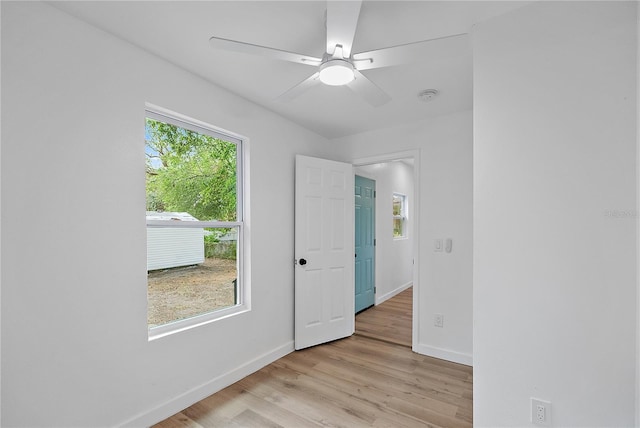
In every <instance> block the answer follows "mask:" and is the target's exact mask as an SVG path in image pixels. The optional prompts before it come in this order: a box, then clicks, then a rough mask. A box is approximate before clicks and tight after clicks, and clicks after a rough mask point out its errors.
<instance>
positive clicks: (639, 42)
mask: <svg viewBox="0 0 640 428" xmlns="http://www.w3.org/2000/svg"><path fill="white" fill-rule="evenodd" d="M636 32H637V36H636V50H637V52H638V54H637V55H636V117H637V115H638V112H640V73H638V70H640V7H638V5H637V4H636ZM636 212H640V124H639V123H638V122H637V121H636ZM635 402H636V426H637V427H640V218H636V400H635Z"/></svg>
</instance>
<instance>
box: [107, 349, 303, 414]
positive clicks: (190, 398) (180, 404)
mask: <svg viewBox="0 0 640 428" xmlns="http://www.w3.org/2000/svg"><path fill="white" fill-rule="evenodd" d="M291 352H293V341H290V342H287V343H285V344H284V345H281V346H279V347H277V348H275V349H272V350H271V351H268V352H266V353H264V354H262V355H260V356H259V357H257V358H254V359H253V360H250V361H248V362H246V363H244V364H242V365H240V366H238V367H237V368H235V369H233V370H231V371H229V372H227V373H225V374H223V375H220V376H218V377H216V378H213V379H211V380H209V381H207V382H205V383H203V384H202V385H200V386H197V387H195V388H192V389H190V390H189V391H187V392H184V393H182V394H180V395H178V396H176V397H173V398H171V399H170V400H168V401H166V402H164V403H161V404H159V405H157V406H156V407H153V408H151V409H149V410H146V411H144V412H142V413H140V414H138V415H136V416H134V417H133V418H131V419H128V420H126V421H124V422H122V423H121V424H119V425H118V426H120V427H148V426H151V425H153V424H156V423H158V422H160V421H163V420H164V419H166V418H168V417H170V416H172V415H174V414H176V413H178V412H180V411H182V410H184V409H186V408H187V407H189V406H191V405H192V404H194V403H197V402H198V401H200V400H202V399H204V398H206V397H208V396H210V395H212V394H215V393H216V392H218V391H220V390H222V389H224V388H226V387H227V386H229V385H232V384H234V383H236V382H237V381H239V380H241V379H243V378H245V377H247V376H249V375H250V374H252V373H254V372H256V371H258V370H260V369H261V368H263V367H265V366H267V365H269V364H271V363H272V362H274V361H276V360H278V359H280V358H282V357H284V356H285V355H287V354H289V353H291Z"/></svg>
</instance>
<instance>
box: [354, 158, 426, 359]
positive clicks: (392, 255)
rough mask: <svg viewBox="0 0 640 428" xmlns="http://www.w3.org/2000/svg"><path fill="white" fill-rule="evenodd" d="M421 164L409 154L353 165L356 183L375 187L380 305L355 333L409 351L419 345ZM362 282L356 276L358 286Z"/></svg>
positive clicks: (359, 318)
mask: <svg viewBox="0 0 640 428" xmlns="http://www.w3.org/2000/svg"><path fill="white" fill-rule="evenodd" d="M416 159H417V154H416V153H413V152H405V153H402V154H391V155H387V156H380V157H376V158H369V159H360V160H356V161H355V162H354V172H355V175H356V180H357V179H358V178H357V177H358V176H360V177H364V178H365V179H369V180H371V181H373V182H374V183H375V202H374V205H375V219H374V221H375V233H374V237H375V247H374V257H373V259H374V261H375V264H374V266H375V268H374V273H373V276H374V281H373V282H374V283H375V298H374V303H375V306H373V307H371V308H369V309H366V308H365V309H366V310H364V311H362V312H360V313H358V314H357V315H356V320H355V321H356V325H355V333H356V334H357V335H360V336H367V337H370V338H374V339H377V340H383V341H386V342H390V343H395V344H398V345H403V346H408V347H412V344H413V343H416V342H417V341H416V340H415V339H414V338H415V337H416V331H415V330H416V329H415V328H414V326H415V325H416V322H415V320H416V317H417V314H416V313H415V311H414V308H415V307H416V305H415V304H414V301H415V300H416V299H417V290H416V288H417V287H414V285H417V273H418V272H417V266H416V265H415V264H414V260H415V258H416V257H417V254H416V251H417V248H416V247H417V245H416V244H417V239H414V237H417V233H418V221H417V220H418V215H417V211H418V202H417V195H418V192H417V189H416V188H417V186H416V183H417V182H418V180H417V179H416V177H417V168H416V163H417V162H416ZM356 187H357V186H356ZM356 193H357V189H356ZM357 209H358V197H357V196H356V211H357ZM356 228H358V221H357V220H356ZM356 233H357V232H356ZM357 240H358V237H357V235H356V241H357ZM357 253H358V251H356V254H357ZM358 257H359V254H358V255H357V256H356V272H357V270H358V263H360V267H362V263H361V262H362V260H360V261H358V260H357V259H358ZM358 281H359V279H358V276H357V274H356V284H357V283H358ZM356 288H358V287H357V285H356ZM356 293H357V290H356ZM357 296H358V295H357V294H356V299H357ZM356 309H358V307H356ZM360 310H362V308H360ZM356 312H358V310H356Z"/></svg>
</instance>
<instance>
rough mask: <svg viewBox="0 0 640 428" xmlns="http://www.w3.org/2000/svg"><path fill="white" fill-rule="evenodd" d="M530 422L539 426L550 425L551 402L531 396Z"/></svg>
mask: <svg viewBox="0 0 640 428" xmlns="http://www.w3.org/2000/svg"><path fill="white" fill-rule="evenodd" d="M531 422H533V424H534V425H537V426H541V427H550V426H551V403H550V402H549V401H544V400H539V399H537V398H533V397H531Z"/></svg>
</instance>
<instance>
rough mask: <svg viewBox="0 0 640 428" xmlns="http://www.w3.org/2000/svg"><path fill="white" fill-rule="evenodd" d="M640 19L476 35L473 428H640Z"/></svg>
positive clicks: (612, 10)
mask: <svg viewBox="0 0 640 428" xmlns="http://www.w3.org/2000/svg"><path fill="white" fill-rule="evenodd" d="M635 8H636V4H635V2H626V3H624V2H602V3H599V2H535V3H534V4H532V5H529V6H526V7H524V8H522V9H519V10H516V11H514V12H512V13H510V14H508V15H505V16H502V17H499V18H496V19H493V20H491V21H488V22H486V23H483V24H480V25H478V26H477V27H476V29H475V31H474V34H473V40H474V307H473V312H474V326H475V328H474V352H473V356H474V394H473V395H474V425H477V426H491V427H496V426H529V425H530V424H531V422H530V397H538V398H541V399H545V400H550V401H551V402H552V420H553V422H552V424H553V426H627V427H630V426H633V425H634V415H635V410H634V406H635V405H636V402H637V400H638V399H639V398H640V397H636V396H635V385H634V384H635V371H636V365H637V364H638V361H636V355H635V341H636V331H635V329H636V327H635V323H636V277H635V275H636V268H635V267H636V261H637V253H636V247H635V240H636V223H637V220H636V217H637V213H636V212H635V211H634V210H635V207H636V165H635V162H636V141H635V138H636V128H635V124H636V120H637V111H636V71H637V70H636V56H635V55H636V35H637V34H636V10H635Z"/></svg>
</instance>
